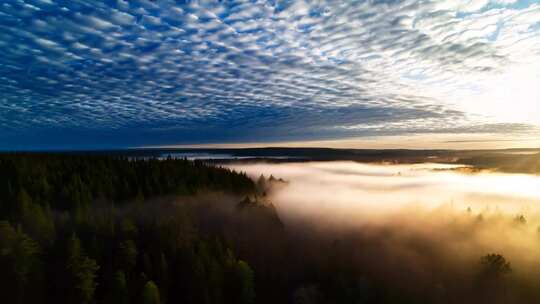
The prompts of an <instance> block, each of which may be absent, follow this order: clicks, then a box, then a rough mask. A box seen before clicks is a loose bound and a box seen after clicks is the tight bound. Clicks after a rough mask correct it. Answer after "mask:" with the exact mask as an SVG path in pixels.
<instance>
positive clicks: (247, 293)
mask: <svg viewBox="0 0 540 304" xmlns="http://www.w3.org/2000/svg"><path fill="white" fill-rule="evenodd" d="M236 274H237V276H238V280H239V284H240V295H239V303H242V304H250V303H254V302H255V284H254V282H253V277H254V275H253V270H252V269H251V267H249V265H248V263H246V262H244V261H241V260H240V261H238V263H237V264H236Z"/></svg>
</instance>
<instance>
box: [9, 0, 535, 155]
mask: <svg viewBox="0 0 540 304" xmlns="http://www.w3.org/2000/svg"><path fill="white" fill-rule="evenodd" d="M0 48H1V49H2V51H1V52H0V148H26V147H36V148H45V147H64V146H65V147H77V146H81V147H82V146H84V147H125V146H141V145H145V146H146V145H163V144H182V143H186V144H189V143H205V142H247V141H262V140H264V141H272V140H303V139H325V138H342V137H352V136H384V135H406V134H419V133H450V132H453V133H483V132H486V133H497V132H506V133H512V132H517V133H523V132H531V130H536V128H537V127H536V125H535V123H534V121H533V122H530V121H528V120H519V121H518V120H516V121H513V120H511V119H509V120H504V119H498V120H497V119H492V118H491V117H490V116H489V115H483V113H482V111H476V112H475V111H471V110H470V107H468V106H467V105H469V102H470V100H471V99H472V98H476V97H477V98H478V100H482V98H483V97H485V96H484V95H483V94H484V93H485V92H487V91H490V88H492V87H497V86H498V85H499V82H500V81H505V78H504V77H503V76H504V75H510V76H512V75H521V76H520V77H521V78H520V79H518V80H519V81H518V82H516V83H517V84H516V85H517V86H518V87H519V86H520V85H522V84H523V83H525V84H526V83H527V81H529V82H531V83H536V84H538V81H540V77H539V75H540V74H539V73H540V72H538V71H540V66H539V63H540V3H539V2H538V1H522V0H521V1H518V0H453V1H450V0H445V1H443V0H436V1H428V0H422V1H417V0H405V1H398V0H386V1H385V0H371V1H343V2H338V1H267V2H266V1H265V2H263V1H250V2H244V1H242V2H234V1H220V2H217V1H208V2H204V1H201V2H197V1H189V2H185V1H167V0H163V1H162V0H156V1H144V0H137V1H123V0H116V1H89V0H85V1H82V0H81V1H77V0H69V1H68V0H64V1H62V0H57V1H55V0H24V1H23V0H7V1H2V3H1V4H0ZM537 67H538V68H539V69H536V68H537ZM501 75H502V76H501ZM501 77H503V78H501ZM512 78H513V79H514V80H515V77H512ZM486 79H488V80H489V81H487V82H486V81H484V80H486ZM480 80H482V81H480ZM522 80H523V81H522ZM506 83H507V82H506ZM529 87H530V85H529ZM531 96H532V97H531ZM537 97H538V94H537V95H530V94H529V95H527V96H526V98H537ZM526 98H525V99H526ZM536 101H537V102H538V100H536ZM479 102H481V101H479ZM527 104H530V102H529V103H525V102H524V105H527Z"/></svg>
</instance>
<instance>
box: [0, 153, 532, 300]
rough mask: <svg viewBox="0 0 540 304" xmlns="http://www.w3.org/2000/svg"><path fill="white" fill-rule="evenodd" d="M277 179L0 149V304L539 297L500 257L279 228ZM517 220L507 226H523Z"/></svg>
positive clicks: (384, 232)
mask: <svg viewBox="0 0 540 304" xmlns="http://www.w3.org/2000/svg"><path fill="white" fill-rule="evenodd" d="M287 184H288V182H287V181H285V180H282V179H280V178H279V177H277V178H276V177H274V176H270V177H269V178H267V177H265V176H261V177H259V178H258V179H257V180H256V181H253V180H252V179H250V178H249V177H248V176H246V174H244V173H239V172H236V171H233V170H230V169H226V168H220V167H215V166H211V165H208V164H205V163H203V162H199V161H195V162H192V161H188V160H182V159H165V160H157V159H150V158H149V159H128V158H120V157H107V156H81V155H43V154H6V155H1V156H0V269H1V270H2V271H1V272H0V292H1V293H2V296H3V301H5V303H88V304H90V303H144V304H146V303H148V304H150V303H151V304H156V303H209V304H210V303H241V304H251V303H295V304H296V303H298V304H300V303H487V302H486V301H489V302H492V303H534V302H536V301H538V300H540V293H539V292H538V289H537V288H536V287H537V286H538V282H540V281H538V280H537V279H536V277H534V276H530V277H526V278H523V277H517V276H516V275H515V272H519V269H517V268H516V267H515V266H514V265H513V264H511V261H508V260H506V258H505V257H504V256H503V255H501V254H500V253H496V252H494V253H491V252H478V253H477V258H476V259H475V261H473V262H472V263H468V262H466V261H464V260H459V259H457V258H448V257H447V256H446V255H445V254H444V253H441V252H439V249H438V248H433V247H431V246H432V244H431V243H427V242H424V241H423V240H417V239H413V238H406V237H403V236H402V235H401V234H400V233H399V231H395V230H392V229H389V228H388V227H382V228H380V229H378V228H377V229H374V228H369V229H368V228H366V229H365V230H363V231H352V230H351V231H345V232H342V233H340V234H336V235H333V234H324V235H320V234H318V233H316V232H313V231H310V230H309V229H307V228H306V227H308V226H306V227H301V226H295V227H291V226H287V225H286V224H285V223H284V222H283V221H282V219H281V218H280V215H279V213H278V210H276V208H274V206H273V205H272V203H271V201H270V199H269V198H271V192H272V191H273V189H275V188H279V187H287ZM522 217H523V219H521V218H519V221H517V222H516V221H513V223H514V225H527V221H526V219H525V217H524V216H522ZM518 222H519V223H518ZM309 224H310V225H311V223H309ZM314 224H316V223H314ZM404 248H405V249H411V248H413V249H414V250H418V251H421V252H425V253H426V255H425V256H429V257H430V258H429V259H427V258H425V257H411V252H408V251H405V250H404Z"/></svg>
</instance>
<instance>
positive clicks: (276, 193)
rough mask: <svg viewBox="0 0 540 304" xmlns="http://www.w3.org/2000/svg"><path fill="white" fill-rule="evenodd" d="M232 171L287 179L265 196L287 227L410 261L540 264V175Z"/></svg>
mask: <svg viewBox="0 0 540 304" xmlns="http://www.w3.org/2000/svg"><path fill="white" fill-rule="evenodd" d="M228 167H231V168H233V169H235V170H239V171H244V172H246V173H247V174H248V175H250V176H252V177H253V178H254V179H257V178H258V177H259V176H260V175H261V174H264V175H265V176H266V177H269V176H270V175H273V176H274V177H276V178H283V179H284V180H286V181H288V184H281V185H279V184H278V185H276V186H274V187H273V188H272V190H271V191H269V194H268V197H269V200H270V201H271V202H272V203H273V204H274V205H275V206H276V208H277V210H278V213H279V215H280V217H281V219H282V220H283V221H284V223H285V225H286V227H287V226H289V227H304V228H305V229H303V231H311V232H312V234H313V235H317V234H325V232H326V233H327V234H328V232H332V233H339V232H340V231H341V232H347V233H350V232H353V233H356V234H358V235H363V236H366V235H369V236H370V239H374V238H377V239H379V238H380V239H382V240H378V241H377V244H376V245H374V246H375V247H377V246H378V247H379V249H380V247H385V248H387V250H388V252H386V254H390V255H399V257H400V258H403V257H404V261H407V262H409V263H422V261H424V260H427V259H428V258H429V259H431V258H433V256H436V258H437V259H439V258H440V259H442V261H445V260H446V261H451V262H456V261H457V260H462V261H468V262H477V261H478V260H479V258H480V256H482V255H484V254H487V253H492V252H494V253H500V254H503V255H504V256H505V257H506V258H507V259H508V260H509V261H510V262H511V263H512V266H513V268H514V273H521V274H524V275H534V276H536V275H537V273H534V274H533V273H529V270H528V269H532V268H531V267H533V268H536V269H538V268H537V267H538V266H540V228H539V225H540V216H539V215H540V212H539V211H540V176H534V175H518V174H502V173H493V172H475V170H472V169H471V168H467V167H460V166H456V165H445V164H414V165H382V164H381V165H376V164H360V163H355V162H309V163H284V164H266V163H256V164H235V165H229V166H228ZM295 230H298V229H295ZM379 249H378V250H375V251H374V252H376V253H377V254H379V253H380V250H379ZM413 257H414V258H413Z"/></svg>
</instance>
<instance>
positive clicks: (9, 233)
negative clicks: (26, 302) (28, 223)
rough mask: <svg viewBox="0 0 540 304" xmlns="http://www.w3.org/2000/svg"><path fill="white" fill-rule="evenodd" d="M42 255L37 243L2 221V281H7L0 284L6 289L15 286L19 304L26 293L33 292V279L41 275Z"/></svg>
mask: <svg viewBox="0 0 540 304" xmlns="http://www.w3.org/2000/svg"><path fill="white" fill-rule="evenodd" d="M40 253H41V250H40V247H39V245H38V244H37V242H35V241H34V240H32V239H31V238H30V237H29V236H28V235H26V234H25V233H23V232H22V231H21V230H20V229H17V230H16V229H14V228H13V227H12V226H11V225H10V224H9V223H8V222H6V221H0V266H1V267H0V269H2V278H3V279H4V280H2V281H5V282H0V284H1V285H2V286H4V287H7V286H10V285H12V284H14V286H13V287H14V288H15V290H16V292H15V297H16V299H17V301H19V302H21V301H22V299H24V297H25V293H26V292H30V291H31V290H30V289H31V288H29V287H30V286H31V285H32V279H36V277H37V275H38V274H39V271H40ZM3 283H5V284H3ZM6 290H9V289H6ZM8 299H9V297H8Z"/></svg>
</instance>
